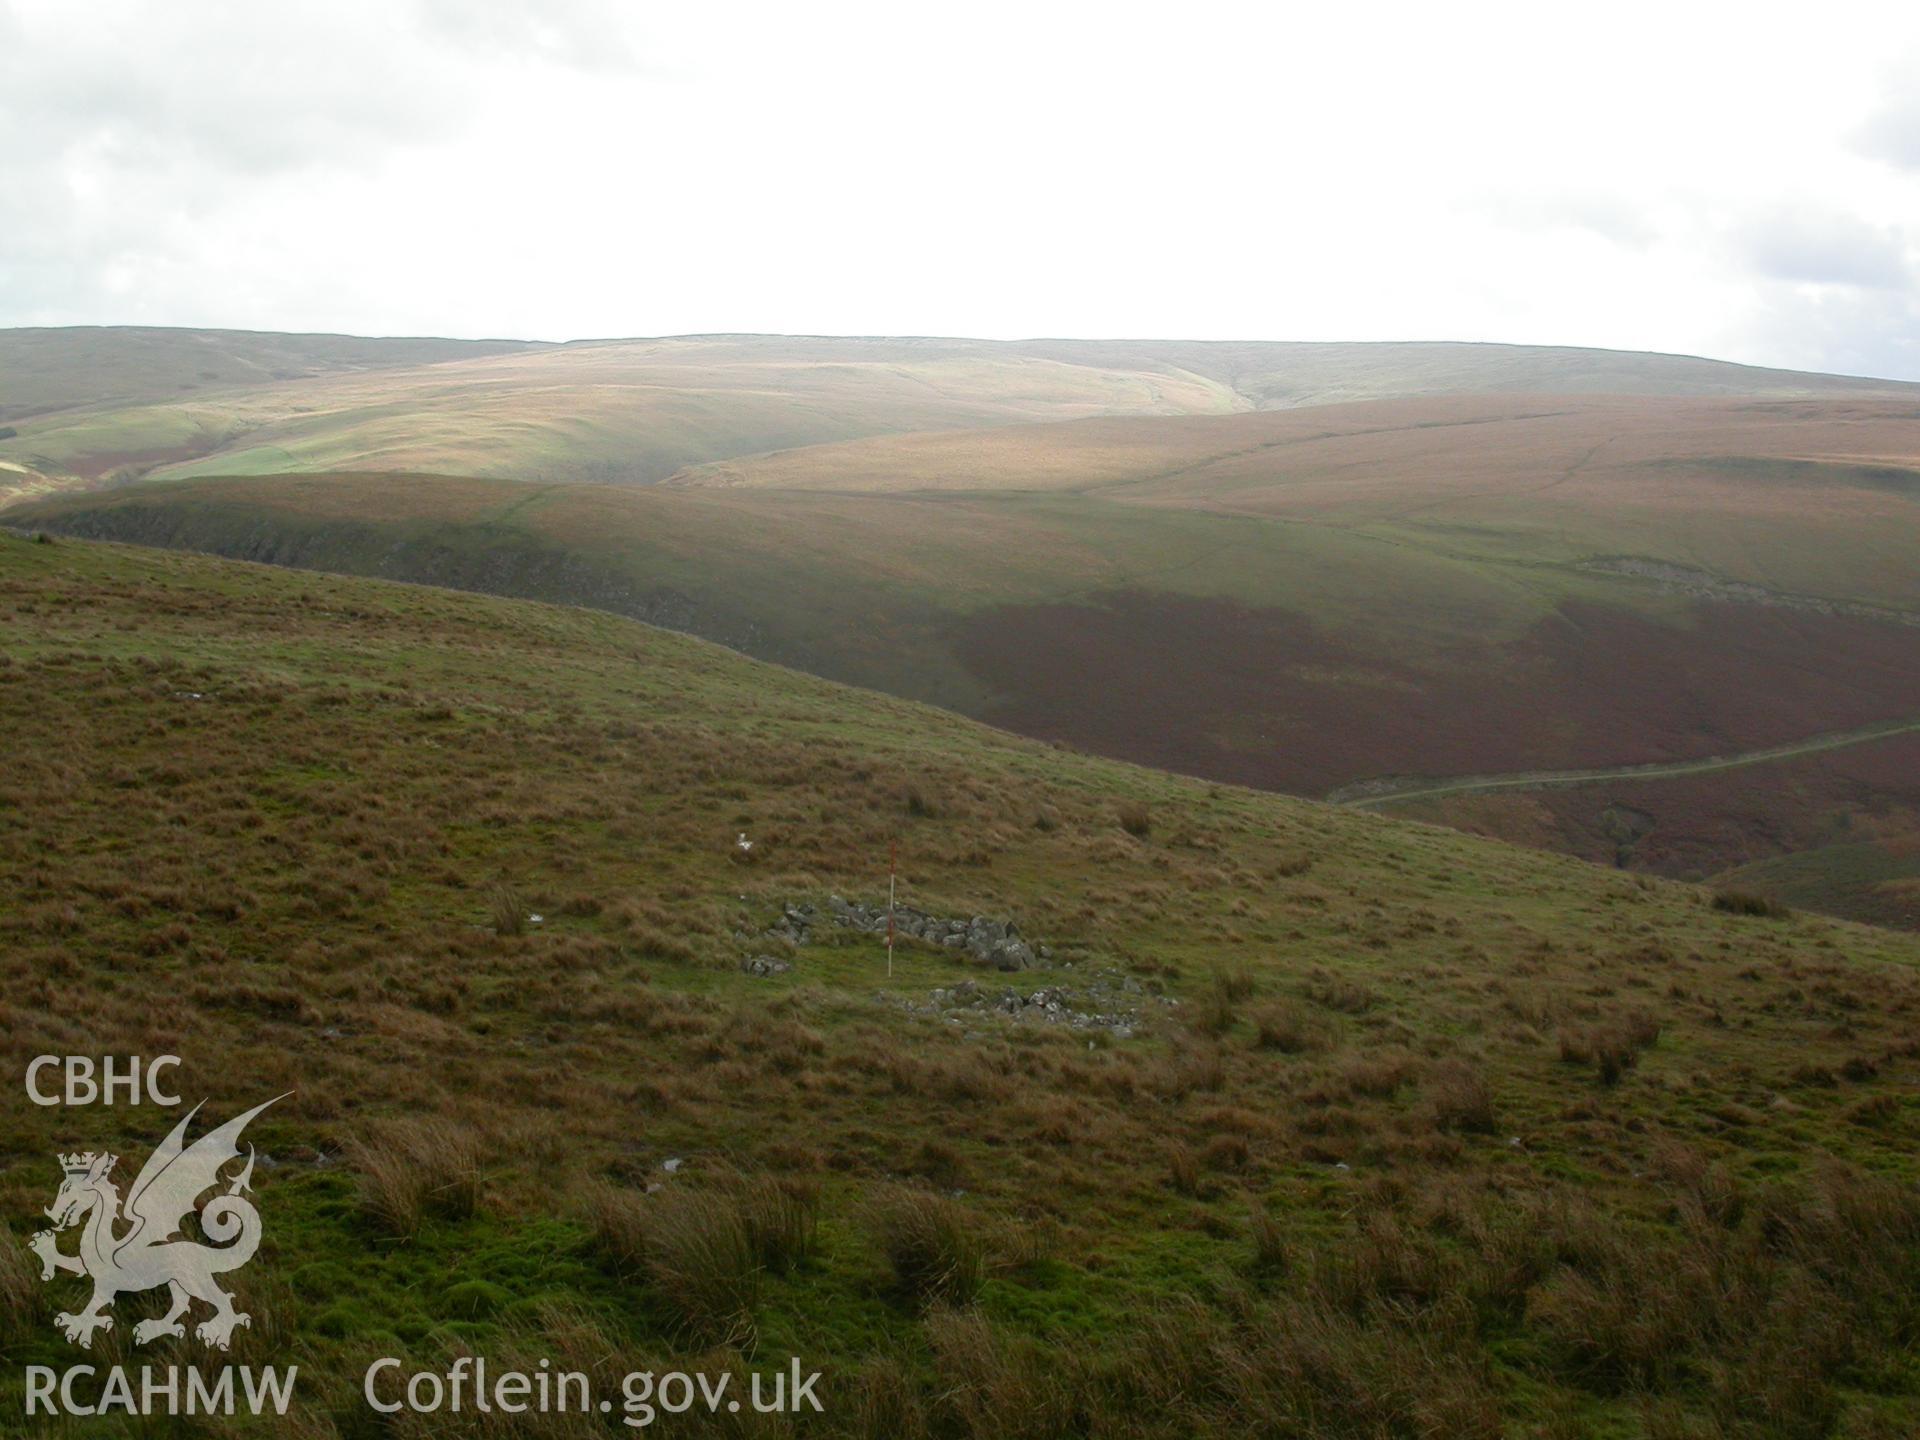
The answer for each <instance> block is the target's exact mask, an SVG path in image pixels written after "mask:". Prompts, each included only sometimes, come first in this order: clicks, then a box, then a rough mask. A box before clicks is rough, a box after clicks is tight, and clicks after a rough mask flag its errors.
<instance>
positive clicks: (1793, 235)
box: [1735, 210, 1912, 290]
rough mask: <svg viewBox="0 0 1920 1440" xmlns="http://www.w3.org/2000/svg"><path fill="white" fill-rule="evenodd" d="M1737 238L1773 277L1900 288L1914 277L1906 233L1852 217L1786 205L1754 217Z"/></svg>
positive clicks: (1744, 253) (1753, 262)
mask: <svg viewBox="0 0 1920 1440" xmlns="http://www.w3.org/2000/svg"><path fill="white" fill-rule="evenodd" d="M1735 240H1736V246H1737V248H1738V250H1739V252H1740V254H1741V257H1742V258H1743V259H1744V260H1745V261H1746V263H1747V264H1748V265H1749V266H1750V267H1751V268H1752V269H1753V270H1754V271H1755V272H1757V273H1758V274H1760V275H1761V276H1763V277H1765V278H1767V279H1770V280H1784V281H1789V282H1792V283H1795V284H1803V285H1848V286H1853V287H1856V288H1858V289H1863V290H1900V289H1904V288H1905V287H1906V286H1907V284H1908V283H1909V282H1910V280H1911V279H1912V270H1911V267H1910V266H1909V264H1908V262H1907V254H1906V246H1905V244H1904V243H1903V240H1902V237H1901V236H1900V235H1899V234H1898V233H1897V232H1895V231H1891V230H1886V229H1883V228H1880V227H1878V226H1874V225H1870V224H1868V223H1867V222H1865V221H1863V220H1857V219H1855V218H1853V217H1852V216H1847V215H1835V214H1821V213H1819V212H1815V211H1805V210H1782V211H1779V212H1777V213H1774V214H1772V215H1768V216H1764V217H1760V218H1756V219H1754V220H1751V221H1749V222H1748V223H1747V224H1746V225H1744V226H1743V227H1741V229H1740V230H1739V232H1738V233H1737V235H1736V237H1735Z"/></svg>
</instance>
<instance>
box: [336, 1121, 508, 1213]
mask: <svg viewBox="0 0 1920 1440" xmlns="http://www.w3.org/2000/svg"><path fill="white" fill-rule="evenodd" d="M347 1161H348V1163H349V1164H350V1165H352V1166H353V1168H354V1170H355V1171H356V1172H357V1173H358V1175H359V1203H360V1211H361V1213H362V1214H363V1215H364V1216H365V1217H366V1218H367V1219H368V1220H369V1221H370V1222H371V1223H372V1224H373V1225H374V1226H375V1227H376V1228H378V1229H379V1230H381V1231H383V1232H384V1233H386V1234H387V1235H390V1236H394V1237H396V1238H399V1239H410V1238H411V1237H412V1236H413V1235H414V1234H415V1233H417V1232H418V1231H419V1229H420V1226H421V1223H422V1222H423V1221H425V1220H427V1219H429V1218H434V1219H441V1220H451V1221H459V1220H467V1219H470V1218H472V1216H473V1215H474V1213H475V1212H476V1211H477V1210H478V1209H479V1206H480V1191H481V1162H480V1146H479V1142H478V1140H477V1139H476V1137H475V1136H474V1134H473V1132H472V1131H471V1130H468V1129H466V1128H464V1127H462V1126H458V1125H455V1124H452V1123H449V1122H446V1121H437V1120H405V1121H398V1122H395V1123H392V1124H389V1125H387V1126H384V1127H383V1128H381V1129H380V1130H379V1131H377V1132H376V1133H375V1134H373V1135H372V1136H370V1137H368V1138H364V1139H357V1140H355V1141H353V1142H352V1143H351V1144H349V1146H348V1147H347Z"/></svg>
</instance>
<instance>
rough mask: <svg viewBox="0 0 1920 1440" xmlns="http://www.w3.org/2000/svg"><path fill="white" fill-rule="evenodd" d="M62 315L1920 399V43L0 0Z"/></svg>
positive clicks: (1683, 34) (715, 9)
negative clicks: (705, 340) (1113, 343)
mask: <svg viewBox="0 0 1920 1440" xmlns="http://www.w3.org/2000/svg"><path fill="white" fill-rule="evenodd" d="M1327 12H1337V13H1327ZM77 323H103V324H104V323H140V324H167V325H219V326H239V327H246V328H258V329H276V330H342V331H351V332H356V333H365V334H438V335H461V336H496V335H511V336H521V337H533V338H542V339H566V338H573V337H580V336H594V335H652V334H673V333H684V332H690V331H715V330H768V331H804V332H817V333H836V334H837V333H859V334H874V333H890V334H902V333H911V334H964V335H987V336H1001V337H1014V336H1032V335H1087V336H1112V335H1126V336H1180V337H1199V338H1256V339H1463V340H1510V341H1523V342H1542V343H1562V344H1580V345H1603V346H1619V347H1624V348H1630V349H1657V350H1675V351H1686V352H1693V353H1704V354H1711V355H1717V356H1723V357H1726V358H1731V359H1738V360H1747V361H1754V362H1758V363H1765V364H1777V365H1788V366H1795V367H1805V368H1819V369H1834V370H1843V371H1851V372H1858V373H1870V374H1880V375H1889V376H1901V377H1905V378H1915V379H1920V6H1917V5H1913V4H1911V3H1909V4H1903V5H1885V6H1859V5H1848V4H1834V3H1826V4H1822V5H1818V6H1808V5H1794V6H1791V7H1787V6H1781V7H1779V8H1778V9H1777V10H1774V11H1769V10H1768V9H1766V8H1765V7H1764V6H1760V5H1756V4H1751V3H1749V4H1742V5H1738V6H1732V5H1730V6H1725V7H1719V6H1712V5H1703V4H1681V3H1675V0H1668V3H1666V4H1663V5H1660V6H1649V7H1645V8H1636V7H1634V6H1630V5H1621V4H1612V5H1608V6H1578V7H1575V6H1549V5H1541V4H1537V3H1534V4H1527V5H1516V6H1512V7H1494V6H1474V5H1463V4H1457V3H1456V4H1449V5H1437V4H1431V3H1426V4H1421V5H1418V6H1407V7H1404V8H1401V7H1392V6H1381V5H1339V6H1336V5H1315V6H1312V7H1306V6H1294V5H1288V4H1279V3H1271V4H1263V5H1254V6H1247V7H1244V8H1243V7H1239V6H1227V5H1211V4H1205V3H1191V0H1190V3H1187V4H1184V5H1166V4H1157V5H1154V6H1151V7H1146V6H1142V7H1138V8H1133V7H1130V6H1127V5H1125V4H1123V3H1114V0H1108V3H1102V4H1090V5H1084V6H1083V5H1078V4H1050V3H1047V0H1023V3H1019V4H1011V5H1002V4H997V3H989V0H969V3H967V4H964V5H962V4H944V5H936V4H931V3H921V4H914V3H900V0H889V3H885V4H874V5H856V4H843V3H836V0H816V3H812V4H797V3H793V0H784V3H770V4H764V5H761V4H750V5H749V4H726V3H712V0H704V3H699V4H685V5H668V4H664V3H658V0H656V3H648V4H619V3H602V0H540V3H524V4H516V3H507V0H380V3H364V4H362V3H354V0H322V3H305V0H272V3H245V4H240V3H216V0H164V3H162V0H148V3H138V0H0V325H35V324H77Z"/></svg>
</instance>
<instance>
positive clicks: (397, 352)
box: [0, 330, 1920, 497]
mask: <svg viewBox="0 0 1920 1440" xmlns="http://www.w3.org/2000/svg"><path fill="white" fill-rule="evenodd" d="M495 352H505V353H495ZM0 360H3V361H4V362H5V369H4V370H3V371H0V373H5V374H9V375H18V376H19V377H21V378H20V379H18V380H16V381H14V382H13V383H12V384H11V385H10V387H9V389H8V391H7V392H6V393H0V406H5V407H7V410H8V412H9V413H10V414H12V415H13V416H15V417H16V418H15V420H14V422H13V424H12V426H11V428H13V429H16V430H17V431H18V432H19V433H18V434H17V435H15V436H13V437H11V438H8V439H0V497H3V496H4V494H5V493H6V491H7V490H8V489H11V490H13V491H15V492H41V491H46V490H51V489H61V488H72V487H73V486H76V485H80V486H84V485H87V484H91V483H95V482H98V481H100V480H103V479H109V478H116V477H118V478H125V477H129V476H147V475H152V476H184V475H191V474H264V473H281V472H289V471H321V470H341V469H355V470H368V469H375V470H416V471H419V470H425V471H435V472H440V473H454V474H483V475H506V476H512V477H514V478H518V479H534V480H544V481H563V482H578V481H587V482H602V483H623V484H624V483H641V484H644V483H650V482H653V481H657V480H660V479H663V478H665V477H666V476H668V475H671V474H673V473H674V472H675V471H677V470H680V469H682V468H684V467H687V466H693V465H698V464H701V463H702V462H706V461H712V460H725V459H730V458H735V457H740V456H750V455H757V454H762V453H765V452H768V451H778V450H788V449H793V448H796V447H802V446H812V445H818V444H823V443H829V442H834V441H843V440H851V439H857V438H860V437H863V436H872V435H894V434H901V433H905V432H912V431H942V430H964V429H974V428H980V427H987V426H1000V425H1011V424H1019V423H1026V422H1036V421H1055V420H1075V419H1086V418H1093V417H1103V416H1175V415H1218V414H1225V413H1232V412H1235V411H1246V410H1269V409H1284V408H1292V407H1298V406H1306V405H1319V404H1325V403H1332V402H1348V401H1355V400H1371V399H1382V398H1395V397H1406V396H1425V395H1444V394H1518V393H1525V394H1535V395H1562V396H1567V395H1572V396H1591V395H1600V394H1621V395H1650V396H1688V395H1699V396H1719V395H1744V396H1758V397H1774V398H1781V397H1807V398H1818V397H1829V398H1830V397H1834V396H1839V395H1864V396H1882V397H1890V396H1904V397H1909V398H1913V399H1914V400H1915V403H1916V404H1920V386H1912V385H1904V386H1903V385H1898V384H1894V383H1892V382H1882V381H1870V380H1850V379H1846V378H1843V377H1836V376H1825V375H1804V374H1797V373H1794V372H1790V371H1777V370H1759V369H1753V368H1750V367H1746V366H1739V365H1729V364H1725V363H1722V362H1718V361H1711V360H1699V359H1692V358H1688V357H1684V356H1669V355H1640V354H1629V353H1623V352H1613V351H1603V350H1568V349H1551V348H1534V347H1526V346H1506V345H1454V344H1407V345H1399V344H1378V345H1335V344H1285V343H1273V344H1267V343H1260V344H1253V343H1248V344H1237V343H1219V344H1212V343H1201V342H1186V341H1144V340H1143V341H1071V340H1060V341H1037V340H1036V341H1012V342H997V341H985V340H955V339H939V338H926V339H919V338H887V337H872V338H863V337H841V338H836V337H812V336H755V335H748V336H688V337H678V338H669V339H659V340H607V341H583V342H577V343H575V344H571V345H565V346H525V345H518V344H515V343H512V342H497V343H496V342H458V341H410V340H408V341H401V340H395V341H371V340H369V341H361V340H352V339H347V338H343V337H328V336H254V335H235V334H230V333H227V332H198V331H142V330H100V331H13V332H0Z"/></svg>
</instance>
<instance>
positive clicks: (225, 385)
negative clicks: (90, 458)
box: [0, 325, 539, 421]
mask: <svg viewBox="0 0 1920 1440" xmlns="http://www.w3.org/2000/svg"><path fill="white" fill-rule="evenodd" d="M537 348H539V347H538V346H537V345H535V344H532V343H529V342H527V341H522V340H433V339H370V338H365V337H362V336H357V335H286V334H278V333H275V332H272V331H258V330H174V329H163V328H159V327H155V326H141V325H99V326H96V325H73V326H64V327H59V328H51V329H16V330H4V329H0V421H18V420H20V419H22V418H24V417H27V416H32V415H42V414H46V413H48V412H50V411H55V410H72V409H77V408H80V407H82V406H100V405H131V404H137V403H141V402H151V401H167V400H177V399H179V398H181V397H182V396H183V395H193V394H199V393H201V392H205V391H217V390H227V389H232V388H234V387H236V386H242V385H266V384H271V383H273V382H274V381H285V380H303V379H310V378H312V377H314V376H317V375H328V374H333V373H335V372H338V371H342V370H349V371H358V370H388V369H398V368H403V367H410V366H419V365H431V364H436V363H438V362H440V361H442V360H462V359H471V358H473V357H474V356H476V355H500V354H507V353H511V352H515V351H522V350H532V349H537Z"/></svg>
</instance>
